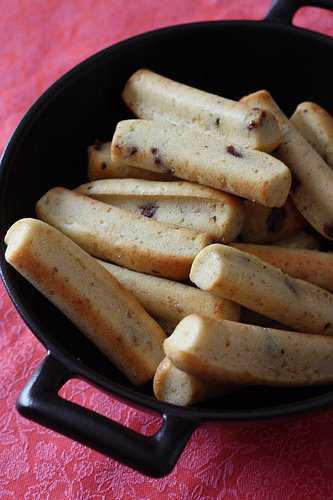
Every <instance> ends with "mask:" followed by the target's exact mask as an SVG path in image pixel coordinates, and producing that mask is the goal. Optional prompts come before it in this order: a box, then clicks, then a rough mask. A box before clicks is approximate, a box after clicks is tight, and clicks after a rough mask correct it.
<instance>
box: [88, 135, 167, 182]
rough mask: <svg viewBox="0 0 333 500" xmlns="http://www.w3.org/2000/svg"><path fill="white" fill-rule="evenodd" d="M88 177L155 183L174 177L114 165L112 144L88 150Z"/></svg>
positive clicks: (92, 179)
mask: <svg viewBox="0 0 333 500" xmlns="http://www.w3.org/2000/svg"><path fill="white" fill-rule="evenodd" d="M88 177H89V179H90V180H91V181H94V180H96V179H113V178H116V179H123V178H131V179H151V180H153V181H163V180H164V181H168V180H171V179H173V177H172V176H170V175H167V174H162V173H161V172H150V171H149V170H143V169H142V168H136V167H131V166H130V165H121V166H117V165H114V163H112V161H111V142H105V143H104V144H94V145H93V146H89V148H88Z"/></svg>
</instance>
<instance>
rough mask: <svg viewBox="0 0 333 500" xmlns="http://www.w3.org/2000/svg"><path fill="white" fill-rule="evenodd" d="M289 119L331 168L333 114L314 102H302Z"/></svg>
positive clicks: (332, 155) (332, 164)
mask: <svg viewBox="0 0 333 500" xmlns="http://www.w3.org/2000/svg"><path fill="white" fill-rule="evenodd" d="M290 121H291V123H292V124H293V125H294V127H296V128H297V130H298V131H299V132H300V133H301V134H302V136H303V137H304V139H306V140H307V141H308V143H309V144H311V146H312V147H313V148H314V149H315V150H316V151H317V153H319V154H320V156H321V157H322V158H323V160H324V161H326V163H327V164H328V165H329V166H330V167H331V168H333V116H332V115H330V114H329V113H328V112H327V111H326V110H325V109H324V108H322V107H321V106H319V105H318V104H315V103H314V102H302V103H301V104H299V105H298V106H297V108H296V111H295V112H294V114H293V115H292V116H291V118H290Z"/></svg>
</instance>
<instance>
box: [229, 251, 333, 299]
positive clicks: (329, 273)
mask: <svg viewBox="0 0 333 500" xmlns="http://www.w3.org/2000/svg"><path fill="white" fill-rule="evenodd" d="M233 246H234V247H235V248H238V249H239V250H242V251H243V252H247V253H250V254H251V255H255V256H256V257H258V258H259V259H261V260H263V261H265V262H268V263H269V264H271V265H272V266H275V267H278V268H279V269H281V270H282V271H283V272H284V273H287V274H289V275H290V276H292V277H293V278H298V279H301V280H305V281H309V282H310V283H313V284H314V285H317V286H319V287H321V288H325V289H326V290H329V291H330V292H333V254H332V253H327V252H318V251H316V250H304V249H301V248H285V247H280V246H275V245H272V246H269V245H249V244H246V243H244V244H242V243H235V244H233Z"/></svg>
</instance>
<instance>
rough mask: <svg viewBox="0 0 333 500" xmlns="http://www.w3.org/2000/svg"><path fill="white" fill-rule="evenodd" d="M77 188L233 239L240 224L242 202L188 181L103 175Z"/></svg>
mask: <svg viewBox="0 0 333 500" xmlns="http://www.w3.org/2000/svg"><path fill="white" fill-rule="evenodd" d="M76 191H77V192H79V193H82V194H85V195H86V196H91V197H92V198H94V199H96V200H99V201H103V202H104V203H108V204H110V205H113V206H116V207H119V208H123V209H125V210H130V211H131V212H135V213H137V214H140V215H144V216H145V217H149V218H151V219H155V220H157V221H159V222H164V223H167V224H172V225H176V226H180V227H187V228H189V229H193V231H199V232H205V233H209V234H210V235H211V236H212V237H213V238H214V239H215V240H220V241H224V242H228V241H233V240H234V239H235V238H236V237H237V236H238V234H239V233H240V230H241V228H242V225H243V220H244V212H243V207H242V203H241V202H240V200H238V199H237V198H235V197H234V196H232V195H230V194H226V193H222V192H221V191H217V190H216V189H211V188H207V187H205V186H200V185H199V184H194V183H191V182H184V181H178V182H156V181H147V180H139V179H138V180H136V179H107V180H100V181H95V182H89V183H87V184H83V185H82V186H79V187H78V188H77V189H76Z"/></svg>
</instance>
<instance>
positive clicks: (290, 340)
mask: <svg viewBox="0 0 333 500" xmlns="http://www.w3.org/2000/svg"><path fill="white" fill-rule="evenodd" d="M164 351H165V353H166V356H167V357H168V358H169V359H170V360H171V362H172V363H173V364H174V365H175V366H176V367H177V368H179V369H180V370H183V371H185V372H186V373H189V374H191V375H193V376H194V377H198V378H200V379H202V380H207V381H208V382H209V381H211V382H213V383H214V384H216V383H219V382H220V383H224V384H225V383H228V382H229V383H232V384H248V385H257V384H259V385H272V386H286V387H287V386H290V387H293V386H296V387H297V386H304V385H316V384H328V383H332V382H333V338H331V337H326V336H325V335H307V334H306V333H297V332H288V331H285V330H273V329H270V328H262V327H260V326H253V325H243V324H241V323H236V322H234V321H228V320H223V321H215V320H213V319H209V318H204V317H200V316H198V315H196V314H192V315H191V316H187V317H186V318H184V319H183V320H182V321H181V322H180V323H179V325H178V326H177V327H176V329H175V331H174V332H173V334H172V335H171V336H170V337H169V338H167V339H166V340H165V341H164Z"/></svg>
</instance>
